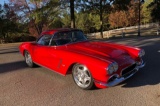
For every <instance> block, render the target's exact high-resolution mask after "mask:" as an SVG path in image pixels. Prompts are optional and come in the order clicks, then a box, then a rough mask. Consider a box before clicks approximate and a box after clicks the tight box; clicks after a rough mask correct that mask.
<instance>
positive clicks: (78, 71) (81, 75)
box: [72, 64, 93, 89]
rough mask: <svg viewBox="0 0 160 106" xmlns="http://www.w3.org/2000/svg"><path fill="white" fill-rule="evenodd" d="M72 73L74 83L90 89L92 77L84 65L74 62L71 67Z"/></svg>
mask: <svg viewBox="0 0 160 106" xmlns="http://www.w3.org/2000/svg"><path fill="white" fill-rule="evenodd" d="M72 75H73V79H74V81H75V83H76V84H77V85H78V86H79V87H80V88H82V89H91V88H92V87H93V79H92V76H91V74H90V72H89V70H88V69H87V67H86V66H84V65H80V64H76V65H75V66H74V67H73V70H72Z"/></svg>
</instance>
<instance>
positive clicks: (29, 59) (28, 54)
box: [24, 51, 34, 67]
mask: <svg viewBox="0 0 160 106" xmlns="http://www.w3.org/2000/svg"><path fill="white" fill-rule="evenodd" d="M24 57H25V60H26V64H27V65H28V66H29V67H34V63H33V61H32V57H31V55H30V53H29V52H28V51H25V53H24Z"/></svg>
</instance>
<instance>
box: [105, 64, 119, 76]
mask: <svg viewBox="0 0 160 106" xmlns="http://www.w3.org/2000/svg"><path fill="white" fill-rule="evenodd" d="M117 70H118V64H117V63H116V62H113V63H111V64H110V65H109V66H108V68H107V71H108V74H112V73H113V72H116V71H117Z"/></svg>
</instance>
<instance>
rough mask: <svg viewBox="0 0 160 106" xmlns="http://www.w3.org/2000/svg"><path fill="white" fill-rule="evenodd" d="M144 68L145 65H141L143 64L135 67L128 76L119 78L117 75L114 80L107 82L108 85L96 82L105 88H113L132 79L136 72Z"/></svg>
mask: <svg viewBox="0 0 160 106" xmlns="http://www.w3.org/2000/svg"><path fill="white" fill-rule="evenodd" d="M144 66H145V63H143V64H141V65H139V66H136V67H135V68H134V69H133V70H132V71H131V73H130V74H128V75H125V76H121V77H119V76H118V75H116V78H115V79H114V80H113V81H110V82H108V83H104V82H98V83H99V84H100V85H102V86H106V87H112V86H115V85H117V84H119V83H121V82H123V81H124V80H126V79H128V78H130V77H132V76H133V75H134V74H135V73H136V72H138V70H139V69H140V68H142V67H144Z"/></svg>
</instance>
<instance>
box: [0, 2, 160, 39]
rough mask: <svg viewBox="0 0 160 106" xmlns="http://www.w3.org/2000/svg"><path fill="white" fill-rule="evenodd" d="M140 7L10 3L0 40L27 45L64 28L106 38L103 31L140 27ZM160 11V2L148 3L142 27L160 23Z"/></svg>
mask: <svg viewBox="0 0 160 106" xmlns="http://www.w3.org/2000/svg"><path fill="white" fill-rule="evenodd" d="M138 6H139V4H138V2H136V0H9V3H7V4H4V5H3V6H2V5H0V23H1V26H0V39H5V40H7V41H12V42H13V41H23V40H22V39H21V37H24V38H25V36H29V35H31V36H35V37H39V35H40V33H41V32H42V31H44V30H48V29H52V28H61V27H65V28H67V27H75V28H80V29H82V30H83V31H84V32H85V33H90V32H96V31H101V34H103V33H102V32H103V30H109V29H113V28H118V27H126V26H132V25H137V23H138V21H139V14H138V12H139V8H138ZM71 9H72V11H71ZM159 11H160V0H145V3H144V4H141V17H140V18H141V23H149V22H153V21H159V22H160V14H158V13H159ZM71 23H72V24H71ZM102 37H103V36H102ZM10 39H11V40H10ZM26 39H27V38H26Z"/></svg>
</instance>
